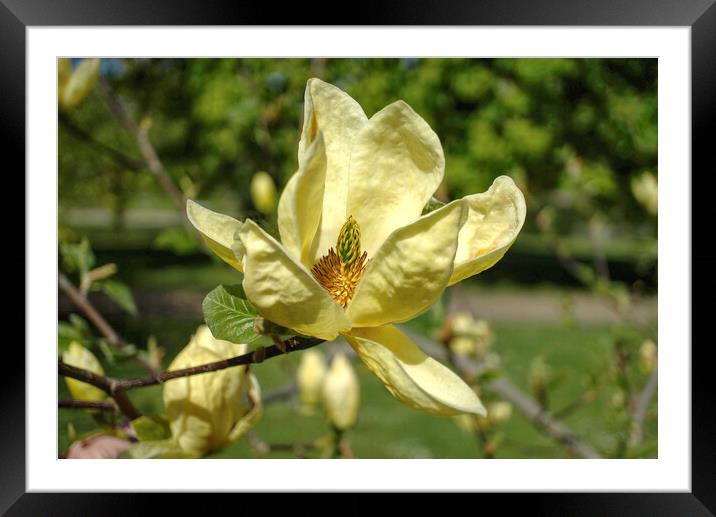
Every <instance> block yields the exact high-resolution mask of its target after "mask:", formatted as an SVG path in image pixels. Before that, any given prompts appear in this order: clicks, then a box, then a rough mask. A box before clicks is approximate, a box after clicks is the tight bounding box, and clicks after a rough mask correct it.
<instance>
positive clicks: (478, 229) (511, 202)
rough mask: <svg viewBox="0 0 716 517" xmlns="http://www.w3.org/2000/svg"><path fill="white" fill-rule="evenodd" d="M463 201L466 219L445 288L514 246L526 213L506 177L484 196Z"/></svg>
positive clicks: (520, 196) (491, 263)
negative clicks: (465, 204) (465, 207)
mask: <svg viewBox="0 0 716 517" xmlns="http://www.w3.org/2000/svg"><path fill="white" fill-rule="evenodd" d="M463 199H464V200H465V201H466V202H467V206H468V215H467V220H466V221H465V224H464V225H463V226H462V228H461V229H460V235H459V243H458V247H457V253H456V254H455V267H454V270H453V273H452V276H451V277H450V283H449V285H452V284H455V283H457V282H459V281H461V280H463V279H465V278H467V277H470V276H473V275H476V274H478V273H480V272H482V271H484V270H486V269H488V268H491V267H492V266H494V265H495V264H496V263H497V262H498V261H499V260H500V259H501V258H502V257H503V256H504V255H505V253H506V252H507V250H508V249H509V248H510V246H512V243H513V242H515V239H516V238H517V235H518V234H519V233H520V230H521V229H522V225H523V224H524V222H525V214H526V213H527V208H526V206H525V197H524V195H523V194H522V191H521V190H520V189H519V188H517V185H515V182H514V181H512V178H510V177H509V176H499V177H498V178H496V179H495V181H494V182H493V183H492V185H491V186H490V188H489V189H488V190H487V191H486V192H482V193H481V194H472V195H470V196H465V197H464V198H463Z"/></svg>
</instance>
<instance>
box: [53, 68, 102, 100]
mask: <svg viewBox="0 0 716 517" xmlns="http://www.w3.org/2000/svg"><path fill="white" fill-rule="evenodd" d="M99 62H100V60H99V59H83V60H82V62H81V63H80V64H79V65H78V66H77V68H75V70H74V71H73V72H72V75H70V77H69V79H67V82H66V83H65V84H64V87H63V89H62V97H60V107H62V108H63V109H66V110H69V109H72V108H76V107H77V106H79V105H80V103H81V102H82V101H83V100H84V99H85V97H87V95H88V94H89V93H90V92H91V91H92V88H94V85H95V83H96V82H97V78H98V77H99ZM63 66H66V65H63Z"/></svg>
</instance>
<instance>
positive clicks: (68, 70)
mask: <svg viewBox="0 0 716 517" xmlns="http://www.w3.org/2000/svg"><path fill="white" fill-rule="evenodd" d="M71 76H72V64H71V63H70V60H69V59H67V58H66V57H63V58H60V59H58V60H57V101H58V102H62V97H64V95H65V89H66V88H67V83H68V82H69V80H70V77H71Z"/></svg>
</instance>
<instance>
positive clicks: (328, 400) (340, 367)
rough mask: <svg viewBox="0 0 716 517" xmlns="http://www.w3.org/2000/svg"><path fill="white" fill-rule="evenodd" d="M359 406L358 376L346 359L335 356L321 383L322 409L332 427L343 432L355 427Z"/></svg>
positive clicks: (343, 356)
mask: <svg viewBox="0 0 716 517" xmlns="http://www.w3.org/2000/svg"><path fill="white" fill-rule="evenodd" d="M359 405H360V385H359V384H358V376H357V375H356V372H355V370H354V369H353V366H352V365H351V363H350V361H349V360H348V358H347V357H346V356H345V355H344V354H342V353H339V354H336V356H335V357H334V358H333V362H332V363H331V367H330V369H329V370H328V373H327V374H326V378H325V380H324V381H323V407H324V408H325V410H326V413H327V414H328V418H329V419H330V420H331V422H332V423H333V425H334V426H335V427H336V428H337V429H340V430H342V431H343V430H345V429H349V428H351V427H353V426H354V425H355V423H356V420H358V407H359Z"/></svg>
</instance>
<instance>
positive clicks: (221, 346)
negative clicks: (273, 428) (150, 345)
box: [164, 325, 262, 455]
mask: <svg viewBox="0 0 716 517" xmlns="http://www.w3.org/2000/svg"><path fill="white" fill-rule="evenodd" d="M246 350H247V345H244V344H241V345H238V344H234V343H230V342H228V341H222V340H219V339H215V338H214V336H213V335H212V334H211V331H210V330H209V328H208V327H207V326H206V325H202V326H201V327H199V328H198V329H197V331H196V334H194V335H193V336H192V338H191V340H190V341H189V344H188V345H187V346H186V347H185V348H184V349H183V350H182V351H181V352H180V353H179V355H177V357H176V358H175V359H174V361H172V363H171V365H170V366H169V370H170V371H171V370H179V369H181V368H187V367H190V366H197V365H200V364H205V363H210V362H214V361H220V360H222V359H228V358H230V357H234V356H237V355H241V354H243V353H245V352H246ZM164 405H165V406H166V411H167V419H168V420H169V425H170V427H171V431H172V438H173V440H174V441H175V442H176V443H177V444H178V445H179V447H180V448H181V449H182V450H184V451H185V452H188V453H193V454H199V455H202V454H206V453H209V452H212V451H216V450H220V449H222V448H223V447H225V446H226V445H228V444H229V443H231V442H233V441H235V440H237V439H239V438H240V437H241V436H242V435H243V434H244V433H246V431H248V430H249V429H250V428H251V427H252V426H253V425H254V424H255V423H256V422H257V421H258V419H259V418H260V416H261V413H262V405H261V394H260V390H259V385H258V382H257V381H256V379H255V378H254V376H253V375H250V374H248V372H247V367H246V366H235V367H232V368H226V369H224V370H218V371H215V372H210V373H203V374H200V375H192V376H189V377H180V378H178V379H172V380H170V381H167V382H166V384H165V385H164Z"/></svg>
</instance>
